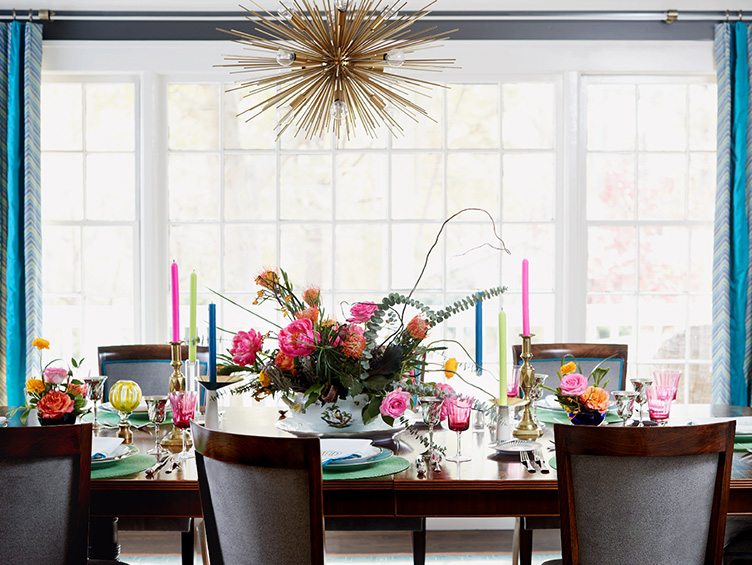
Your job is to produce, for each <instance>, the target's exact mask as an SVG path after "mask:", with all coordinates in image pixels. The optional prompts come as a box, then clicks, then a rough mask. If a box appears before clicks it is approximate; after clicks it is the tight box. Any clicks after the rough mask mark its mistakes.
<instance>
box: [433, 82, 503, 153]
mask: <svg viewBox="0 0 752 565" xmlns="http://www.w3.org/2000/svg"><path fill="white" fill-rule="evenodd" d="M446 96H447V142H448V146H449V147H450V148H473V147H477V148H481V149H483V148H496V147H499V86H498V85H497V84H452V85H451V87H450V89H449V90H448V91H447V94H446Z"/></svg>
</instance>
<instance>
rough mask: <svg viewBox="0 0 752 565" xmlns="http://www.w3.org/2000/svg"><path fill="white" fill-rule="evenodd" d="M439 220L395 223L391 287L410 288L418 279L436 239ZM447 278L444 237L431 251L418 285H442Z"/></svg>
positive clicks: (436, 286)
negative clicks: (418, 222) (427, 222)
mask: <svg viewBox="0 0 752 565" xmlns="http://www.w3.org/2000/svg"><path fill="white" fill-rule="evenodd" d="M438 231H439V224H393V225H392V257H391V259H392V284H391V288H394V289H401V290H410V289H411V288H412V287H413V285H414V284H415V282H416V280H417V279H418V275H419V274H420V271H421V269H422V268H423V264H424V262H425V260H426V255H427V254H428V251H429V249H430V248H431V246H432V245H433V243H434V241H435V240H436V234H437V233H438ZM443 278H444V238H443V237H442V238H440V240H439V243H438V245H437V246H436V247H435V248H434V250H433V251H432V252H431V256H430V258H429V260H428V266H427V267H426V272H425V273H424V274H423V277H422V279H421V281H420V286H419V287H418V288H420V289H422V290H426V289H441V287H442V281H443Z"/></svg>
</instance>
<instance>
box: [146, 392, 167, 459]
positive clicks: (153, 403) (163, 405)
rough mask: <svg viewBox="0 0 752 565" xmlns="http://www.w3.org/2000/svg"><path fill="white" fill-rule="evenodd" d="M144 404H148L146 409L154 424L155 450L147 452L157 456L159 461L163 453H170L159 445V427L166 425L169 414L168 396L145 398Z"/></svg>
mask: <svg viewBox="0 0 752 565" xmlns="http://www.w3.org/2000/svg"><path fill="white" fill-rule="evenodd" d="M144 402H146V409H147V411H148V414H149V421H150V422H151V423H152V424H154V448H153V449H150V450H149V451H147V453H148V454H149V455H156V456H157V459H160V457H161V455H162V454H163V453H169V452H168V451H167V450H166V449H165V448H164V447H162V445H161V444H160V443H159V440H160V439H161V438H160V437H159V426H160V425H161V424H163V423H164V421H165V416H166V412H167V397H166V396H158V395H157V396H144Z"/></svg>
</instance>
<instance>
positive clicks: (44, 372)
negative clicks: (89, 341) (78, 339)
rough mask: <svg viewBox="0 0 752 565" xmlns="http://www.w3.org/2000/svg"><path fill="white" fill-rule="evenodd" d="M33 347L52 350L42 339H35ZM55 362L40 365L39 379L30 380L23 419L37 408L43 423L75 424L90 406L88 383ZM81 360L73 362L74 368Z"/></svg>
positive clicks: (40, 349)
mask: <svg viewBox="0 0 752 565" xmlns="http://www.w3.org/2000/svg"><path fill="white" fill-rule="evenodd" d="M31 343H32V345H33V346H34V347H36V348H37V349H38V350H39V351H40V355H41V351H42V350H44V349H49V347H50V342H49V341H47V340H46V339H43V338H41V337H38V338H35V339H34V340H33V341H32V342H31ZM56 361H58V359H55V360H53V361H50V362H49V363H48V364H47V365H44V364H43V362H40V372H39V377H36V378H31V379H29V380H28V381H26V394H27V404H26V406H25V407H24V408H23V410H22V418H24V419H25V418H26V417H28V414H29V412H31V410H33V409H34V408H36V410H37V417H38V418H39V423H40V424H42V425H51V424H73V423H75V422H76V418H77V417H78V415H79V414H81V412H82V411H83V409H84V407H85V405H86V384H85V383H83V382H81V381H79V380H76V379H74V378H73V369H72V368H70V367H69V368H67V369H66V368H64V367H55V366H53V364H54V363H55V362H56ZM80 364H81V361H80V360H76V359H71V365H72V367H73V368H77V367H78V366H80Z"/></svg>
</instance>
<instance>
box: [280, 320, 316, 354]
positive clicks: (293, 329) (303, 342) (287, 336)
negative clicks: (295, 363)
mask: <svg viewBox="0 0 752 565" xmlns="http://www.w3.org/2000/svg"><path fill="white" fill-rule="evenodd" d="M316 338H317V334H316V333H315V332H314V331H313V322H311V320H309V319H308V318H303V319H302V320H295V321H294V322H292V323H291V324H290V325H289V326H287V327H286V328H284V329H282V330H280V331H279V336H277V341H278V342H279V348H280V349H281V350H282V353H284V354H285V355H287V356H288V357H304V356H306V355H310V354H311V353H313V352H314V351H315V350H316V341H317V339H316Z"/></svg>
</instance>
